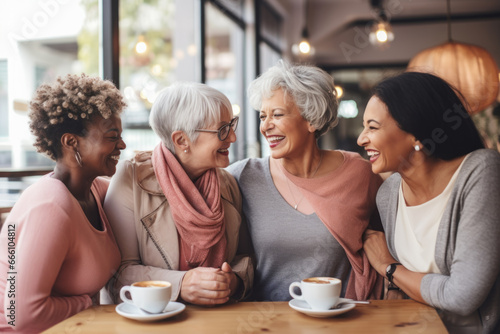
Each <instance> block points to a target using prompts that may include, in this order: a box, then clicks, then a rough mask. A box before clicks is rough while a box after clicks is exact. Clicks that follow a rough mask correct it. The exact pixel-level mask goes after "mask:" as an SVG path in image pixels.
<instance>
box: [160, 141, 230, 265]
mask: <svg viewBox="0 0 500 334" xmlns="http://www.w3.org/2000/svg"><path fill="white" fill-rule="evenodd" d="M152 162H153V169H154V171H155V174H156V178H157V180H158V182H159V184H160V187H161V189H162V190H163V193H164V194H165V197H166V198H167V200H168V202H169V204H170V209H171V211H172V216H173V218H174V222H175V226H176V227H177V231H178V233H179V250H180V259H179V266H180V270H189V269H193V268H196V267H200V266H201V267H214V268H220V267H221V266H222V263H224V260H225V255H226V244H227V240H226V235H225V232H226V226H225V223H224V207H223V206H222V203H221V199H220V188H219V177H218V174H217V171H216V169H215V168H212V169H209V170H207V171H206V172H205V173H204V174H203V175H202V176H200V177H199V178H198V180H196V183H193V182H192V181H191V179H190V178H189V177H188V175H187V174H186V172H185V171H184V169H183V168H182V166H181V164H180V163H179V162H178V161H177V159H176V158H175V156H174V155H173V154H172V153H171V152H170V151H169V150H168V149H167V148H166V147H165V146H164V145H163V144H161V143H160V144H159V145H158V146H156V148H155V149H154V151H153V157H152Z"/></svg>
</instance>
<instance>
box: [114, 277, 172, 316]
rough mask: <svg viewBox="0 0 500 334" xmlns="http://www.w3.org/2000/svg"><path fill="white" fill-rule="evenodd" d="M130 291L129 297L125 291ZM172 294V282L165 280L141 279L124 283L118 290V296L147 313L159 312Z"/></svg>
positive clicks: (165, 305)
mask: <svg viewBox="0 0 500 334" xmlns="http://www.w3.org/2000/svg"><path fill="white" fill-rule="evenodd" d="M127 291H128V292H129V293H130V296H131V297H132V299H129V298H128V297H127V296H126V295H125V293H126V292H127ZM171 295H172V284H170V283H169V282H166V281H141V282H135V283H133V284H132V285H126V286H124V287H122V288H121V290H120V298H121V299H122V300H123V301H124V302H125V303H128V304H132V305H134V306H136V307H138V308H140V309H141V310H144V311H147V312H149V313H161V312H163V310H164V309H165V307H167V305H168V302H169V301H170V297H171Z"/></svg>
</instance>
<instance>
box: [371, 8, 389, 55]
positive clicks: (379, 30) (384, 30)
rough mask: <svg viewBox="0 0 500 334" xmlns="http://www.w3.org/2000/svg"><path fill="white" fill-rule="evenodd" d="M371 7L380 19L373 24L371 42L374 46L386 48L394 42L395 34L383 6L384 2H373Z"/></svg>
mask: <svg viewBox="0 0 500 334" xmlns="http://www.w3.org/2000/svg"><path fill="white" fill-rule="evenodd" d="M371 5H372V7H373V9H374V10H375V12H376V14H377V16H378V18H377V20H376V21H375V22H374V23H373V25H372V28H371V31H370V35H369V40H370V43H371V44H373V45H378V46H386V45H389V43H390V42H392V41H393V40H394V33H393V32H392V27H391V25H390V24H389V20H388V18H387V15H386V14H385V11H384V8H383V6H382V0H372V1H371Z"/></svg>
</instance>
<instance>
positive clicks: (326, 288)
mask: <svg viewBox="0 0 500 334" xmlns="http://www.w3.org/2000/svg"><path fill="white" fill-rule="evenodd" d="M295 287H297V288H299V289H300V290H301V292H302V294H301V295H297V294H296V293H295V292H294V291H293V289H294V288H295ZM341 289H342V281H341V280H339V279H338V278H333V277H310V278H306V279H303V280H302V281H301V282H293V283H292V284H290V288H289V291H290V295H291V296H292V297H293V298H295V299H299V300H305V301H306V302H307V303H308V304H309V306H311V308H312V309H313V310H323V311H324V310H329V309H331V308H332V307H334V306H335V305H337V303H338V302H339V298H340V291H341Z"/></svg>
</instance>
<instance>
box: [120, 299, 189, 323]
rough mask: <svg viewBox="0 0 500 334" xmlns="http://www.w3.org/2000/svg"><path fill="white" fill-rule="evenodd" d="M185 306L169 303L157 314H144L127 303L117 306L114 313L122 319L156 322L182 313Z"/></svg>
mask: <svg viewBox="0 0 500 334" xmlns="http://www.w3.org/2000/svg"><path fill="white" fill-rule="evenodd" d="M185 308H186V305H184V304H182V303H178V302H169V303H168V305H167V308H166V309H165V310H164V311H163V312H162V313H158V314H144V313H142V312H141V311H140V310H139V309H138V308H137V307H135V306H134V305H130V304H127V303H121V304H120V305H117V306H116V308H115V310H116V313H118V314H119V315H121V316H122V317H125V318H129V319H134V320H139V321H156V320H161V319H166V318H170V317H173V316H174V315H177V314H179V313H181V312H182V311H184V309H185Z"/></svg>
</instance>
